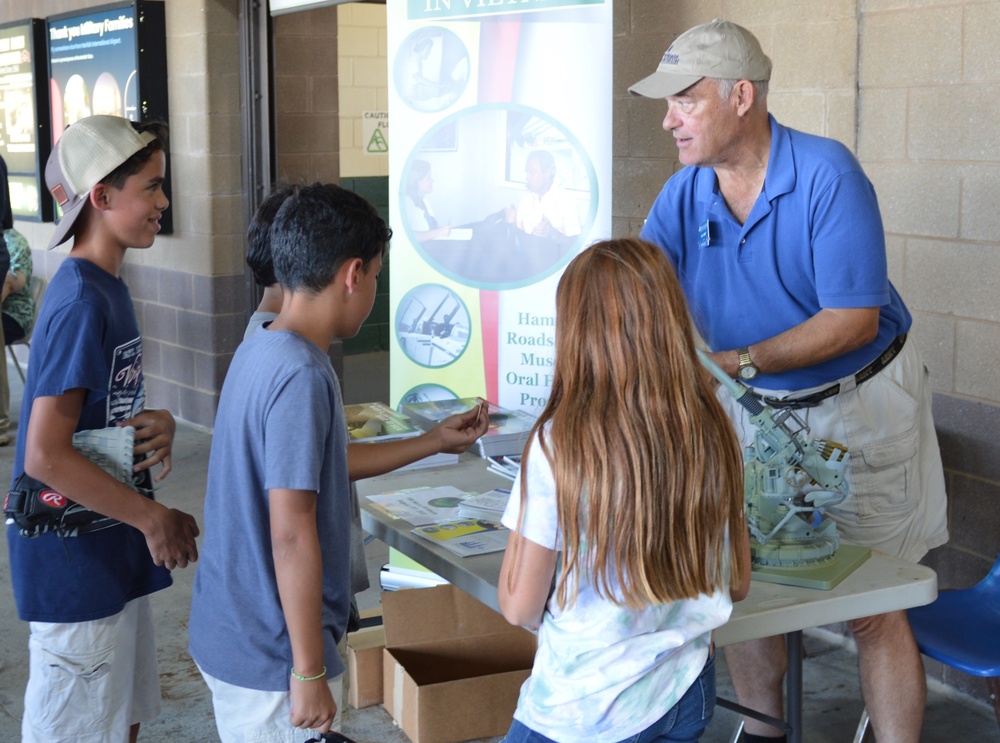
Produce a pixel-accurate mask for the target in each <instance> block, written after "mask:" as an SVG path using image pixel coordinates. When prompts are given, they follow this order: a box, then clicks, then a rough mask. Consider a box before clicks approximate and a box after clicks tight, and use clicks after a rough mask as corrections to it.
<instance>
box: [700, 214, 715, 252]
mask: <svg viewBox="0 0 1000 743" xmlns="http://www.w3.org/2000/svg"><path fill="white" fill-rule="evenodd" d="M711 244H712V223H711V222H710V221H709V220H707V219H706V220H705V223H704V224H702V225H701V226H700V227H699V228H698V247H699V248H707V247H708V246H709V245H711Z"/></svg>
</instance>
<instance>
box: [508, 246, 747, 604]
mask: <svg viewBox="0 0 1000 743" xmlns="http://www.w3.org/2000/svg"><path fill="white" fill-rule="evenodd" d="M556 313H557V314H556V358H555V371H554V378H553V384H552V391H551V397H550V398H549V401H548V404H547V405H546V407H545V409H544V410H543V411H542V414H541V416H540V417H539V419H538V422H537V423H536V424H535V427H534V429H533V431H532V433H533V435H537V436H538V437H539V440H540V443H541V446H542V451H543V452H544V454H545V456H546V458H547V459H548V461H549V463H550V464H551V467H552V470H553V473H554V476H555V483H556V500H557V504H558V512H559V525H560V528H561V530H562V534H563V540H564V549H563V552H562V555H561V557H560V561H561V563H560V564H561V571H560V574H559V581H558V584H557V586H556V599H557V601H558V602H559V606H560V607H563V608H564V607H565V606H566V605H567V604H571V603H573V602H574V601H575V599H576V596H577V591H578V588H579V581H580V576H581V572H582V569H586V571H587V572H588V573H589V575H590V579H591V580H592V581H593V586H594V589H595V590H596V591H597V592H598V594H599V595H601V596H604V597H606V598H607V599H609V600H611V601H613V602H614V603H615V604H618V605H625V606H627V607H629V608H632V609H638V608H641V607H643V606H648V605H651V604H660V603H666V602H670V601H676V600H680V599H685V598H693V597H695V596H697V595H699V594H711V593H713V592H714V591H715V590H717V589H719V588H723V587H724V586H725V584H726V582H727V581H732V584H736V583H738V582H739V581H740V580H742V578H743V575H742V573H743V572H744V571H745V569H746V568H745V566H743V564H742V561H740V560H737V559H736V554H735V551H734V550H735V545H736V544H739V541H738V540H736V539H729V538H727V534H730V535H734V536H735V535H736V534H737V533H738V531H737V530H740V529H742V530H745V529H746V521H745V519H744V513H743V466H742V460H741V455H740V448H739V444H738V442H737V439H736V435H735V433H734V431H733V428H732V425H731V423H730V421H729V419H728V418H727V417H726V414H725V412H724V411H723V409H722V406H721V405H720V404H719V402H718V400H717V399H716V397H715V392H714V384H713V383H712V381H711V380H710V377H709V376H708V374H707V373H705V372H704V371H703V370H702V368H701V366H700V364H699V362H698V360H697V357H696V355H695V343H694V336H693V332H692V330H691V324H690V320H689V316H688V309H687V304H686V302H685V300H684V295H683V293H682V290H681V287H680V284H679V283H678V281H677V277H676V275H675V274H674V271H673V268H672V267H671V265H670V264H669V262H668V261H667V259H666V257H665V256H664V254H663V253H662V252H661V251H660V250H659V249H658V248H657V247H655V246H654V245H652V244H650V243H648V242H646V241H644V240H640V239H638V238H625V239H616V240H608V241H604V242H600V243H597V244H595V245H593V246H591V247H590V248H588V249H586V250H585V251H583V252H582V253H581V254H580V255H578V256H577V257H576V258H575V259H574V260H573V261H572V262H571V263H570V264H569V266H568V267H567V269H566V271H565V273H564V274H563V276H562V279H561V280H560V282H559V288H558V291H557V295H556ZM525 455H526V458H525V460H524V462H523V464H522V467H523V471H527V467H528V461H527V451H525ZM526 480H527V478H524V479H522V481H521V513H522V514H523V513H524V503H525V498H526V496H527V489H526V485H525V482H526ZM519 526H520V525H519ZM514 559H515V560H516V559H517V558H516V555H515V556H514ZM730 570H732V571H733V572H734V573H739V574H736V575H732V576H730V575H729V572H730ZM511 575H513V571H512V572H511Z"/></svg>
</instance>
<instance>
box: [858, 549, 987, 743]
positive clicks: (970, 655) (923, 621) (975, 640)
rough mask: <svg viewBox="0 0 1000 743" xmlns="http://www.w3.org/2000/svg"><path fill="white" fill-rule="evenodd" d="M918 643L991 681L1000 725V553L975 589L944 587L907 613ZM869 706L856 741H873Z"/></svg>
mask: <svg viewBox="0 0 1000 743" xmlns="http://www.w3.org/2000/svg"><path fill="white" fill-rule="evenodd" d="M906 613H907V615H908V616H909V618H910V626H911V627H912V628H913V636H914V637H916V639H917V647H918V648H920V652H921V653H923V654H924V655H926V656H927V657H928V658H933V659H934V660H936V661H940V662H941V663H944V664H945V665H946V666H951V667H952V668H956V669H958V670H959V671H964V672H965V673H967V674H969V675H970V676H979V677H980V678H985V679H986V686H987V689H988V690H989V694H990V701H992V702H993V713H994V714H995V715H996V717H997V725H1000V555H998V556H997V560H996V562H994V563H993V567H992V568H991V569H990V572H989V574H987V576H986V577H985V578H983V579H982V580H981V581H979V583H977V584H976V585H974V586H972V587H971V588H962V589H960V590H957V591H942V592H941V593H939V594H938V597H937V599H936V600H935V601H933V602H932V603H930V604H927V605H926V606H918V607H916V608H915V609H910V610H908V611H907V612H906ZM869 723H870V719H869V717H868V709H867V708H866V709H865V710H864V712H862V713H861V721H860V722H859V723H858V728H857V730H856V731H855V734H854V743H863V742H864V741H867V740H869V739H870V733H871V731H870V730H869Z"/></svg>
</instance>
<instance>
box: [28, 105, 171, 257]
mask: <svg viewBox="0 0 1000 743" xmlns="http://www.w3.org/2000/svg"><path fill="white" fill-rule="evenodd" d="M155 139H156V137H155V135H153V133H152V132H137V131H136V130H135V129H134V128H133V126H132V122H131V121H129V120H128V119H124V118H122V117H121V116H104V115H98V116H88V117H86V118H83V119H80V120H79V121H77V122H76V123H74V124H72V125H70V126H69V128H67V129H66V130H65V131H64V132H63V133H62V136H61V137H60V138H59V141H58V142H57V143H56V146H55V147H54V148H53V149H52V153H51V154H50V155H49V159H48V162H47V163H46V164H45V184H46V187H47V188H48V189H49V193H51V194H52V198H54V199H55V200H56V203H57V204H59V207H60V208H61V209H62V218H61V219H60V220H59V223H58V224H57V225H56V231H55V234H54V235H53V236H52V239H51V240H50V241H49V247H48V249H49V250H51V249H52V248H54V247H56V246H57V245H61V244H62V243H64V242H66V241H67V240H69V238H70V237H72V235H73V225H74V224H75V223H76V220H77V218H78V217H79V216H80V214H81V212H83V205H84V204H86V203H87V199H88V197H89V196H90V189H92V188H93V187H94V186H96V185H97V184H98V183H100V182H101V180H102V179H103V178H104V177H105V176H107V175H108V174H109V173H111V172H113V171H114V170H115V169H116V168H117V167H118V166H119V165H121V164H122V163H124V162H125V161H126V160H128V159H129V158H130V157H132V155H134V154H135V153H137V152H138V151H139V150H141V149H143V148H144V147H145V146H146V145H148V144H149V143H150V142H152V141H153V140H155Z"/></svg>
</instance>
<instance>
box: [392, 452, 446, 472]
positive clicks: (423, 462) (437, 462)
mask: <svg viewBox="0 0 1000 743" xmlns="http://www.w3.org/2000/svg"><path fill="white" fill-rule="evenodd" d="M457 462H458V454H452V453H451V452H446V451H441V452H438V453H437V454H431V455H430V456H427V457H424V458H423V459H418V460H417V461H415V462H410V463H409V464H404V465H403V466H402V467H397V468H396V472H399V471H400V470H422V469H424V468H425V467H443V466H444V465H447V464H456V463H457Z"/></svg>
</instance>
